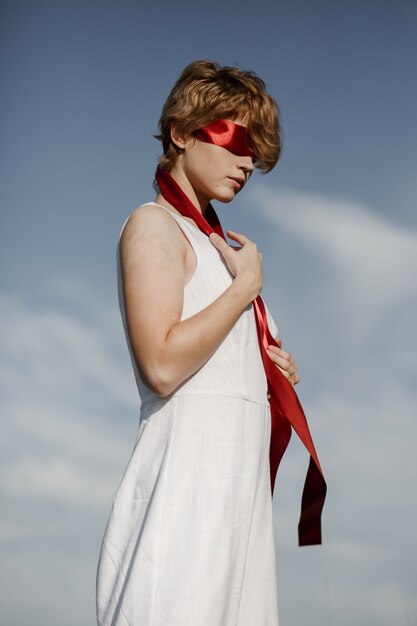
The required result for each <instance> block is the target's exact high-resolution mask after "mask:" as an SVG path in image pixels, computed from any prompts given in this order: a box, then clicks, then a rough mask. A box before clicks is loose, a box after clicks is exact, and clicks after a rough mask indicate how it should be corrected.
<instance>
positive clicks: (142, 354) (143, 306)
mask: <svg viewBox="0 0 417 626" xmlns="http://www.w3.org/2000/svg"><path fill="white" fill-rule="evenodd" d="M219 239H220V240H221V241H219V240H217V241H215V240H213V245H215V246H216V247H217V248H218V249H219V250H220V251H221V253H222V254H223V256H224V258H225V260H226V262H227V264H228V267H229V269H230V271H231V272H232V274H233V275H234V276H235V279H234V280H233V282H232V283H231V285H230V286H229V287H228V288H227V289H226V290H225V291H224V292H223V293H222V294H221V295H220V296H219V297H218V298H217V299H216V300H215V301H214V302H212V303H211V304H210V305H209V306H207V307H206V308H205V309H203V310H202V311H200V312H199V313H197V314H195V315H193V316H192V317H190V318H188V319H186V320H183V321H181V315H182V310H183V294H184V283H185V258H186V242H185V238H184V236H183V234H182V233H181V231H180V229H179V227H178V225H177V224H176V223H175V221H174V219H173V218H172V217H170V216H169V215H168V214H167V212H166V211H165V210H164V209H162V208H159V207H156V206H146V205H144V206H142V207H139V208H138V209H136V210H135V211H134V212H133V213H132V215H131V217H130V218H129V220H128V221H127V223H126V225H125V227H124V229H123V233H122V236H121V239H120V260H121V269H122V278H123V292H124V300H125V310H126V322H127V327H128V332H129V337H130V341H131V345H132V350H133V353H134V356H135V361H136V364H137V366H138V369H139V371H140V373H141V376H142V377H143V380H144V382H145V384H146V385H147V386H148V387H149V388H150V389H152V390H153V391H154V392H155V393H157V394H158V395H160V396H166V395H169V394H170V393H172V392H173V391H174V390H175V389H176V388H177V387H178V386H179V385H180V384H181V383H182V382H183V381H184V380H185V379H187V378H188V377H189V376H191V375H192V374H194V373H195V372H196V371H197V370H198V369H199V368H200V367H201V366H202V365H204V363H205V362H206V361H207V360H208V359H209V358H210V357H211V356H212V355H213V353H214V352H215V351H216V349H217V348H218V347H219V345H220V344H221V342H222V341H223V339H224V338H225V337H226V335H227V334H228V333H229V332H230V330H231V329H232V328H233V326H234V325H235V323H236V322H237V320H238V319H239V317H240V316H241V314H242V313H243V311H244V310H245V308H246V307H247V306H248V304H249V303H250V302H252V300H254V298H256V296H257V295H258V294H259V293H260V291H261V289H262V258H261V255H260V254H259V252H258V251H257V248H256V246H255V244H253V243H252V242H251V241H249V240H248V239H247V238H246V237H243V236H242V235H237V234H236V233H235V234H234V236H233V239H235V240H236V241H238V242H239V243H241V244H242V248H241V249H240V250H239V251H236V250H234V249H233V248H232V247H231V246H229V245H228V244H227V243H226V242H225V241H224V240H223V239H222V238H219Z"/></svg>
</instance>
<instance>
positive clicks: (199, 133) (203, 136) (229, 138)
mask: <svg viewBox="0 0 417 626" xmlns="http://www.w3.org/2000/svg"><path fill="white" fill-rule="evenodd" d="M194 135H195V136H196V137H198V138H199V139H200V140H201V141H205V142H206V143H214V144H215V145H216V146H221V147H222V148H226V150H229V152H232V153H233V154H236V155H237V156H248V157H251V158H253V152H252V150H251V149H250V148H249V145H248V135H247V128H246V126H241V124H236V123H235V122H229V120H216V121H215V122H212V123H211V124H207V126H202V127H201V128H198V129H197V130H196V131H194Z"/></svg>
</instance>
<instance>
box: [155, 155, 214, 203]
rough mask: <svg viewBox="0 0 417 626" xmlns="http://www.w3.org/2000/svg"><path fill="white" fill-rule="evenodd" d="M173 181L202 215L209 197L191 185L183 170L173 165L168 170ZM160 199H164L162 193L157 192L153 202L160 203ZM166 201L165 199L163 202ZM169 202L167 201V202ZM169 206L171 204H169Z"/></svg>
mask: <svg viewBox="0 0 417 626" xmlns="http://www.w3.org/2000/svg"><path fill="white" fill-rule="evenodd" d="M169 173H170V175H171V176H172V178H173V179H174V180H175V182H176V183H177V184H178V185H179V186H180V187H181V189H182V190H183V192H184V193H185V194H186V196H187V197H188V198H189V200H191V202H192V203H193V205H194V206H195V208H196V209H197V210H198V211H199V212H200V213H201V214H202V215H204V212H205V210H206V209H207V206H208V204H209V202H210V199H209V198H207V197H206V196H205V195H204V194H201V193H199V192H198V191H197V190H196V189H194V187H193V186H192V185H191V183H190V181H189V180H188V178H187V177H186V176H185V174H184V172H183V171H182V170H180V169H177V168H176V167H175V166H174V167H173V168H172V170H171V171H170V172H169ZM161 199H163V200H165V198H164V197H163V196H162V194H158V196H157V198H156V200H155V202H157V203H160V201H161ZM166 202H167V201H166V200H165V203H166ZM168 204H169V203H168ZM170 206H171V205H170Z"/></svg>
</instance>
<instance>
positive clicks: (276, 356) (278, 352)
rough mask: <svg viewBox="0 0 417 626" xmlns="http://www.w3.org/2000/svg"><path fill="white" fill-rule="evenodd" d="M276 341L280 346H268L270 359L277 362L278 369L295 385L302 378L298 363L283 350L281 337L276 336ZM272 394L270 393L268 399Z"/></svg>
mask: <svg viewBox="0 0 417 626" xmlns="http://www.w3.org/2000/svg"><path fill="white" fill-rule="evenodd" d="M275 341H276V342H277V344H278V346H279V347H278V348H277V347H276V346H273V345H270V346H268V348H267V353H268V356H269V357H270V359H271V360H272V361H273V362H274V363H275V365H276V366H277V367H278V369H280V370H281V372H282V373H283V374H284V376H285V378H287V379H288V380H289V381H290V383H291V384H292V385H293V386H294V385H296V384H297V383H298V381H299V380H300V377H299V375H298V371H297V365H296V363H295V361H294V359H293V358H292V356H291V354H289V353H288V352H285V350H282V341H281V339H280V338H279V337H275ZM269 398H270V395H269V393H268V400H269Z"/></svg>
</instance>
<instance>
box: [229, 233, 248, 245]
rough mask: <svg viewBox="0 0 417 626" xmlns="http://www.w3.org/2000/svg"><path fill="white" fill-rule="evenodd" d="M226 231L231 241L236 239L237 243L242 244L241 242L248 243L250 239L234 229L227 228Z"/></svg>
mask: <svg viewBox="0 0 417 626" xmlns="http://www.w3.org/2000/svg"><path fill="white" fill-rule="evenodd" d="M226 233H227V235H228V236H229V237H230V239H233V241H237V242H238V243H240V244H242V246H243V244H245V243H249V242H250V241H251V240H250V239H249V238H248V237H246V236H245V235H242V234H241V233H236V232H235V231H234V230H227V231H226Z"/></svg>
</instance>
